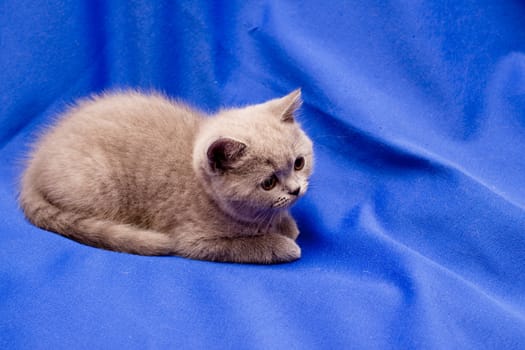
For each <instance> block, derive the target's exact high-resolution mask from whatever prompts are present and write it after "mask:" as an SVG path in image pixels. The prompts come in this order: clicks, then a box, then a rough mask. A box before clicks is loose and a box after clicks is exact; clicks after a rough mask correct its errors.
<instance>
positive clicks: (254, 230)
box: [20, 90, 313, 264]
mask: <svg viewBox="0 0 525 350" xmlns="http://www.w3.org/2000/svg"><path fill="white" fill-rule="evenodd" d="M300 105H301V92H300V90H296V91H294V92H292V93H291V94H289V95H287V96H284V97H282V98H279V99H274V100H270V101H268V102H266V103H262V104H258V105H253V106H248V107H245V108H237V109H227V110H222V111H220V112H218V113H217V114H216V115H215V116H212V117H206V116H204V115H203V114H202V113H200V112H198V111H196V110H194V109H191V108H189V107H188V106H186V105H184V104H181V103H179V102H174V101H171V100H169V99H167V98H165V97H163V96H161V95H158V94H141V93H138V92H124V93H114V94H106V95H103V96H99V97H93V98H91V99H89V100H85V101H83V102H80V103H79V104H77V105H76V106H75V107H74V108H72V109H70V110H69V111H68V112H67V113H65V115H64V116H63V117H62V118H60V120H59V121H58V123H57V124H56V125H55V126H53V127H52V128H50V129H49V131H48V132H46V133H45V135H44V136H43V137H42V139H41V140H40V142H39V143H38V144H37V145H36V147H35V150H34V151H33V153H32V154H31V157H30V160H29V163H28V167H27V169H26V171H25V173H24V175H23V178H22V187H21V193H20V203H21V206H22V208H23V210H24V212H25V215H26V216H27V218H28V219H29V221H31V222H32V223H33V224H35V225H36V226H39V227H41V228H44V229H47V230H50V231H54V232H57V233H60V234H62V235H64V236H66V237H69V238H71V239H74V240H76V241H79V242H81V243H85V244H88V245H93V246H96V247H100V248H105V249H110V250H115V251H120V252H128V253H134V254H142V255H179V256H184V257H188V258H193V259H203V260H212V261H228V262H240V263H264V264H270V263H279V262H287V261H293V260H296V259H298V258H299V257H300V255H301V250H300V248H299V246H298V245H297V244H296V243H295V239H296V238H297V236H298V234H299V231H298V229H297V225H296V223H295V221H294V220H293V219H292V217H291V216H290V214H289V212H288V208H289V207H290V206H291V205H292V204H294V203H295V201H296V200H297V199H298V198H299V197H301V196H302V195H304V193H305V191H306V189H307V187H308V178H309V176H310V174H311V172H312V166H313V151H312V142H311V141H310V139H309V138H308V137H307V136H306V134H305V133H304V132H303V131H302V130H301V128H300V126H299V124H298V123H297V122H296V121H295V119H294V112H295V111H296V110H297V109H298V108H299V106H300Z"/></svg>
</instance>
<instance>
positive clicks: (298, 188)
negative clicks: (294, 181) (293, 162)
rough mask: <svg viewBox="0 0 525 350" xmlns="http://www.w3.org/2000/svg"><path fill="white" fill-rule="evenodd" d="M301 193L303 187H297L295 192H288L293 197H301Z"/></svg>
mask: <svg viewBox="0 0 525 350" xmlns="http://www.w3.org/2000/svg"><path fill="white" fill-rule="evenodd" d="M299 192H301V186H299V187H297V188H296V189H295V190H293V191H288V193H289V194H291V195H292V196H298V195H299Z"/></svg>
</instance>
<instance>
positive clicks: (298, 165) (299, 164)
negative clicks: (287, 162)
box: [293, 157, 304, 170]
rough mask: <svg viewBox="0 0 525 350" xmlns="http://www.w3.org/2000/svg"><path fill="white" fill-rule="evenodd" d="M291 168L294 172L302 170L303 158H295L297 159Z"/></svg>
mask: <svg viewBox="0 0 525 350" xmlns="http://www.w3.org/2000/svg"><path fill="white" fill-rule="evenodd" d="M293 168H294V169H295V170H301V169H302V168H304V158H303V157H297V159H296V160H295V162H294V163H293Z"/></svg>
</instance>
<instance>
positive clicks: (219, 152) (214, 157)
mask: <svg viewBox="0 0 525 350" xmlns="http://www.w3.org/2000/svg"><path fill="white" fill-rule="evenodd" d="M245 149H246V145H245V144H244V143H242V142H240V141H236V140H233V139H230V138H226V137H223V138H220V139H218V140H216V141H214V142H213V143H212V144H211V145H210V146H209V147H208V151H207V152H206V155H207V156H208V163H209V164H210V167H211V169H212V170H213V171H216V170H220V171H225V170H228V169H231V168H232V165H233V164H234V163H235V162H236V161H237V160H238V159H239V158H240V157H242V156H243V154H244V151H245Z"/></svg>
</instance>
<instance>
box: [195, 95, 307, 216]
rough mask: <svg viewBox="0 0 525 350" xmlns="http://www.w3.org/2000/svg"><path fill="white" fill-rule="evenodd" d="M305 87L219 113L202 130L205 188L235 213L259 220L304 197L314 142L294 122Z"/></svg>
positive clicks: (199, 144)
mask: <svg viewBox="0 0 525 350" xmlns="http://www.w3.org/2000/svg"><path fill="white" fill-rule="evenodd" d="M301 103H302V101H301V91H300V90H296V91H294V92H292V93H290V94H289V95H286V96H284V97H282V98H279V99H274V100H270V101H268V102H266V103H262V104H258V105H253V106H248V107H245V108H239V109H232V110H227V111H222V112H220V113H219V114H218V115H217V116H216V117H215V118H211V119H209V120H207V121H206V122H205V124H204V126H203V128H202V130H201V131H200V133H199V135H198V137H197V140H196V144H195V148H194V154H193V165H194V169H195V172H196V174H197V176H198V177H199V178H200V180H201V182H202V184H203V186H205V189H206V191H207V192H208V193H209V194H210V195H211V196H212V197H213V198H214V199H215V201H216V202H217V203H218V204H219V205H220V207H221V208H222V209H223V210H225V211H226V212H227V213H229V214H230V215H232V216H233V217H235V218H237V219H239V220H244V221H248V222H255V221H258V220H260V219H261V218H263V217H269V216H271V214H273V213H277V212H278V211H280V210H284V209H287V208H289V207H290V206H291V205H292V204H293V203H295V201H296V200H297V199H298V198H300V197H301V196H303V195H304V194H305V192H306V190H307V188H308V178H309V176H310V175H311V173H312V168H313V149H312V142H311V141H310V139H309V138H308V136H306V134H305V133H304V132H303V130H302V129H301V127H300V125H299V124H298V123H297V122H296V121H295V118H294V113H295V111H296V110H297V109H298V108H299V107H300V105H301Z"/></svg>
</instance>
